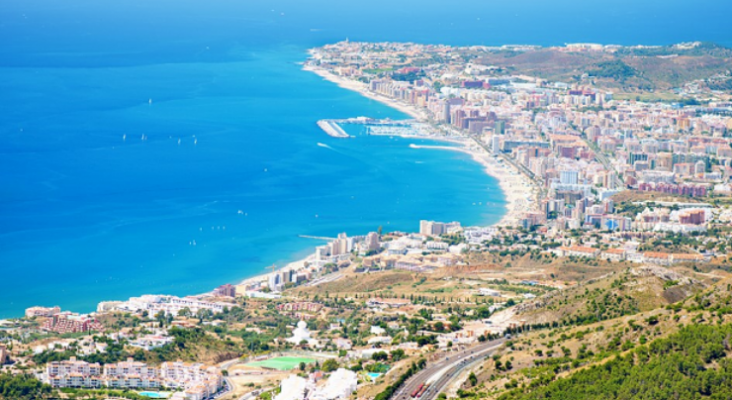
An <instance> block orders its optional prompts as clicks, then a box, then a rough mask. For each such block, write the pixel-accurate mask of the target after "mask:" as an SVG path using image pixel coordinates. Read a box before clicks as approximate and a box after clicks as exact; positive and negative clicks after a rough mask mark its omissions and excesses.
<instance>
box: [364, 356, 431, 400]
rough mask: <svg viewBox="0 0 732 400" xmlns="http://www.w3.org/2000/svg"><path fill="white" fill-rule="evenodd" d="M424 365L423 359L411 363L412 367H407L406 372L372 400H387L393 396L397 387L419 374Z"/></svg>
mask: <svg viewBox="0 0 732 400" xmlns="http://www.w3.org/2000/svg"><path fill="white" fill-rule="evenodd" d="M425 365H427V361H425V359H423V358H422V359H420V360H419V361H417V363H412V365H410V366H409V369H408V370H407V372H405V373H403V374H401V375H400V376H399V378H398V379H397V380H396V381H395V382H394V383H393V384H391V385H389V386H387V387H386V389H384V391H383V392H381V393H379V394H377V395H376V397H374V400H389V399H390V398H391V396H393V395H394V393H395V392H396V391H397V389H399V387H400V386H402V385H403V384H404V382H406V381H407V379H409V378H411V377H412V375H414V374H416V373H417V372H419V371H420V370H421V369H422V368H424V367H425Z"/></svg>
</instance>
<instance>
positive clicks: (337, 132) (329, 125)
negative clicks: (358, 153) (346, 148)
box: [318, 117, 415, 139]
mask: <svg viewBox="0 0 732 400" xmlns="http://www.w3.org/2000/svg"><path fill="white" fill-rule="evenodd" d="M414 122H415V120H412V119H407V120H399V121H395V120H392V119H389V118H386V119H374V118H367V117H357V118H346V119H321V120H320V121H318V126H319V127H320V129H322V130H323V131H325V133H327V134H328V135H330V136H332V137H334V138H340V139H346V138H350V137H352V136H351V135H349V134H347V133H346V131H344V130H343V128H341V126H340V124H355V125H369V126H404V127H406V126H410V125H411V124H412V123H414Z"/></svg>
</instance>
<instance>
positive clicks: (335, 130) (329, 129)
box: [318, 119, 351, 139]
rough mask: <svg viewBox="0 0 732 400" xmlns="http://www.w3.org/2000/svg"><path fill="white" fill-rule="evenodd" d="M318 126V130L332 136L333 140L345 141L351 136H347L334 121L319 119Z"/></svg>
mask: <svg viewBox="0 0 732 400" xmlns="http://www.w3.org/2000/svg"><path fill="white" fill-rule="evenodd" d="M318 126H319V127H320V129H322V130H324V131H325V133H327V134H328V135H330V136H333V137H334V138H340V139H345V138H350V137H351V135H349V134H347V133H346V131H344V130H343V128H341V127H340V126H338V123H337V122H336V120H328V119H321V120H320V121H318Z"/></svg>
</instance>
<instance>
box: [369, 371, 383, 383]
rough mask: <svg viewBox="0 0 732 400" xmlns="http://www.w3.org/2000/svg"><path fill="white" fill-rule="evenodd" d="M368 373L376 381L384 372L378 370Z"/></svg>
mask: <svg viewBox="0 0 732 400" xmlns="http://www.w3.org/2000/svg"><path fill="white" fill-rule="evenodd" d="M366 375H368V376H369V377H370V378H371V380H372V381H375V380H376V378H378V377H380V376H381V375H382V374H380V373H378V372H369V373H367V374H366Z"/></svg>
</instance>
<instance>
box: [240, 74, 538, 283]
mask: <svg viewBox="0 0 732 400" xmlns="http://www.w3.org/2000/svg"><path fill="white" fill-rule="evenodd" d="M303 70H305V71H309V72H313V73H315V74H317V75H319V76H321V77H322V78H323V79H326V80H328V81H331V82H333V83H336V84H337V85H338V86H340V87H342V88H344V89H348V90H352V91H355V92H358V93H359V94H361V95H362V96H364V97H367V98H370V99H372V100H375V101H378V102H381V103H383V104H385V105H387V106H389V107H392V108H394V109H397V110H399V111H401V112H403V113H404V114H407V115H409V116H411V117H412V118H414V119H416V120H417V121H419V122H421V123H424V124H425V125H430V122H429V117H428V114H427V111H426V110H423V109H420V108H418V107H416V106H413V105H411V104H407V103H403V102H399V101H396V100H393V99H390V98H388V97H386V96H382V95H379V94H376V93H373V92H371V91H369V90H368V87H367V85H366V84H364V83H361V82H357V81H354V80H352V79H348V78H344V77H341V76H338V75H334V74H332V73H330V72H328V71H327V70H324V69H322V68H317V67H314V66H311V65H305V66H304V67H303ZM430 126H431V125H430ZM405 131H408V130H405ZM433 131H434V129H433ZM448 133H451V135H446V134H437V133H426V134H425V133H423V134H416V133H413V132H412V133H404V134H393V133H392V134H390V135H395V136H399V137H403V138H411V139H427V140H434V141H442V142H449V143H452V144H456V145H457V146H431V145H416V144H411V145H410V147H411V148H414V149H435V150H449V151H460V152H463V153H466V154H468V155H470V156H471V157H472V158H473V160H475V161H476V162H477V163H479V164H481V165H482V166H483V168H484V171H485V173H486V174H488V175H490V176H492V177H494V178H496V179H497V180H498V183H499V186H500V188H501V191H503V194H504V196H505V198H506V213H505V214H504V216H503V217H502V218H501V220H500V221H498V222H497V223H496V224H494V225H497V226H516V225H517V224H518V222H519V220H520V218H521V217H522V216H523V214H524V213H526V212H528V211H532V210H533V209H534V208H535V207H536V205H535V204H534V203H535V202H534V199H536V193H537V190H538V189H537V188H536V187H535V186H534V185H533V183H532V182H531V181H530V180H529V179H528V178H526V177H525V176H523V175H522V174H521V173H520V172H519V171H517V170H516V169H515V168H514V167H513V166H511V165H507V164H505V163H504V162H503V160H502V159H501V158H499V157H497V156H494V155H492V154H489V153H488V152H487V151H486V150H485V149H484V148H483V147H481V146H479V145H478V144H477V143H476V142H475V141H474V140H473V139H472V138H469V137H465V136H461V135H459V134H456V132H455V131H453V130H448ZM313 261H315V255H314V254H313V255H310V256H308V257H306V258H304V259H302V260H298V261H294V262H292V263H289V264H287V265H286V266H284V267H282V268H280V269H278V270H277V272H281V271H286V270H294V271H301V270H304V269H306V268H307V267H308V265H309V264H311V263H312V262H313ZM271 275H272V273H267V274H262V275H258V276H253V277H250V278H247V279H244V280H243V281H241V282H239V283H238V284H237V285H236V286H237V290H238V291H239V292H240V293H243V292H244V291H245V290H246V288H247V287H251V286H256V285H258V284H262V283H265V282H267V281H268V279H269V277H270V276H271Z"/></svg>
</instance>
